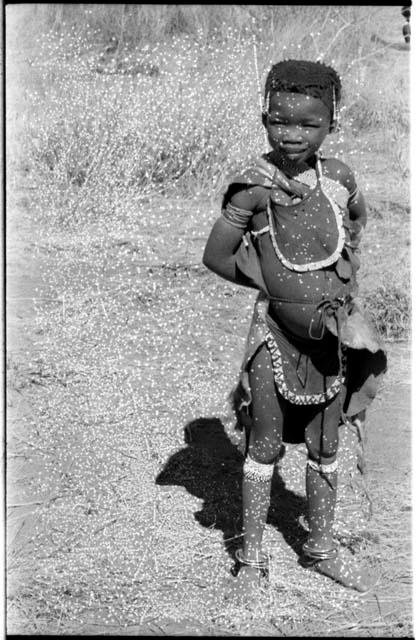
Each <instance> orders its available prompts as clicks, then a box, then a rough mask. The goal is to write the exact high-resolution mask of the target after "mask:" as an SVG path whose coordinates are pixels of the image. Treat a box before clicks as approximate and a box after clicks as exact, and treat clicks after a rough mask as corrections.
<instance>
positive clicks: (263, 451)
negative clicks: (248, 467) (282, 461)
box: [248, 438, 282, 464]
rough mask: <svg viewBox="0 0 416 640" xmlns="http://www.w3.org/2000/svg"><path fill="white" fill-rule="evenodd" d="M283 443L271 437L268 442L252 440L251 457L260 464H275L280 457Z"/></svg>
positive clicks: (249, 449) (250, 446) (249, 450)
mask: <svg viewBox="0 0 416 640" xmlns="http://www.w3.org/2000/svg"><path fill="white" fill-rule="evenodd" d="M281 446H282V443H281V441H280V440H275V439H274V438H273V439H270V440H267V442H265V441H263V442H256V441H254V442H251V443H250V445H249V448H248V452H249V455H250V457H251V458H252V459H253V460H255V461H256V462H259V463H260V464H274V463H275V462H276V460H278V458H279V454H280V449H281Z"/></svg>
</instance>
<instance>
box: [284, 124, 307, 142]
mask: <svg viewBox="0 0 416 640" xmlns="http://www.w3.org/2000/svg"><path fill="white" fill-rule="evenodd" d="M301 141H302V130H301V129H300V127H287V128H286V129H285V130H284V132H283V142H301Z"/></svg>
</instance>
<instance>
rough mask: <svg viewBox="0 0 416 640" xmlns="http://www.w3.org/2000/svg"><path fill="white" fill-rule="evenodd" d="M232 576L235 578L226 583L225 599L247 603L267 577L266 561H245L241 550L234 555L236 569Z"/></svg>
mask: <svg viewBox="0 0 416 640" xmlns="http://www.w3.org/2000/svg"><path fill="white" fill-rule="evenodd" d="M233 575H234V576H236V577H235V578H234V579H233V580H232V581H228V582H227V586H228V589H227V593H226V595H225V597H226V599H227V600H238V601H240V602H241V601H245V602H246V601H249V600H251V599H252V597H253V596H254V594H255V592H256V590H257V589H258V587H260V586H261V585H262V583H263V582H264V581H265V579H266V577H267V560H266V559H261V560H260V561H259V562H250V561H247V560H245V558H244V557H243V554H242V552H241V550H238V551H237V553H236V568H235V570H234V572H233Z"/></svg>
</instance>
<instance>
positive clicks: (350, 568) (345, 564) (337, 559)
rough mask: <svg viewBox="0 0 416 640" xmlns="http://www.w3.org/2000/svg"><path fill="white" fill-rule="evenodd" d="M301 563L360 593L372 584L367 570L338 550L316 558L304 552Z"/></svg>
mask: <svg viewBox="0 0 416 640" xmlns="http://www.w3.org/2000/svg"><path fill="white" fill-rule="evenodd" d="M301 563H302V565H303V566H305V567H307V568H310V569H313V570H314V571H317V572H318V573H322V575H324V576H327V577H328V578H332V580H335V581H336V582H339V583H340V584H342V585H343V586H344V587H347V588H349V589H355V590H356V591H359V592H360V593H365V592H366V591H368V590H369V589H371V587H372V586H373V581H372V580H371V579H370V576H369V574H368V572H367V571H365V570H363V569H360V568H359V567H357V565H356V564H355V562H353V560H352V559H349V558H345V557H344V558H343V557H342V556H341V555H340V554H339V552H337V553H336V555H335V556H334V557H331V558H323V559H317V558H314V557H312V556H311V555H309V554H305V556H304V558H302V560H301Z"/></svg>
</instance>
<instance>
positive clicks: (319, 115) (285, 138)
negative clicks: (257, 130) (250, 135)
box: [263, 91, 331, 165]
mask: <svg viewBox="0 0 416 640" xmlns="http://www.w3.org/2000/svg"><path fill="white" fill-rule="evenodd" d="M330 116H331V114H330V113H329V109H328V107H327V106H326V105H325V103H324V102H322V100H319V98H313V97H312V96H307V95H304V94H303V93H286V92H280V91H277V92H276V93H272V94H271V96H270V107H269V113H268V114H267V115H266V116H265V118H264V120H263V123H264V125H265V127H266V130H267V135H268V139H269V143H270V145H271V146H272V148H273V149H274V150H275V151H276V152H277V153H278V154H279V155H280V157H281V158H282V159H284V160H288V161H289V162H290V164H295V165H298V164H300V163H301V162H305V161H306V160H307V159H308V158H310V157H312V156H313V155H314V154H315V152H316V151H317V150H318V149H319V147H320V146H321V144H322V143H323V141H324V140H325V138H326V136H327V135H328V133H329V126H330Z"/></svg>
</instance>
